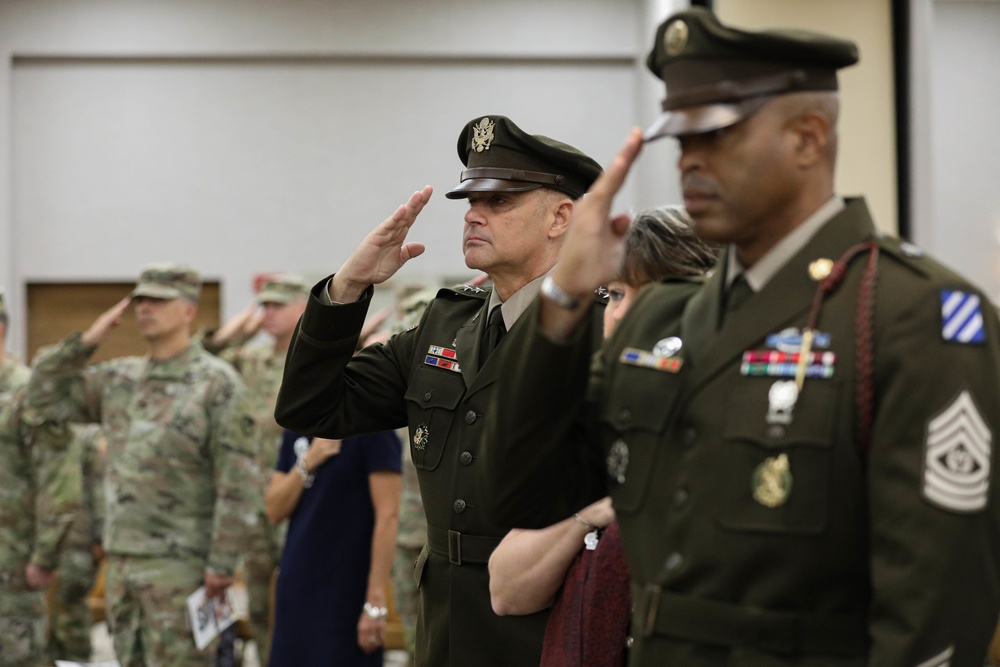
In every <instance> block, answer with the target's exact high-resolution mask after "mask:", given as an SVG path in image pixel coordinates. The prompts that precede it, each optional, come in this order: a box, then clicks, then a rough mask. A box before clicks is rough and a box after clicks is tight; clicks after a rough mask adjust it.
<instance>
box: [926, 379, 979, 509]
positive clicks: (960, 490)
mask: <svg viewBox="0 0 1000 667" xmlns="http://www.w3.org/2000/svg"><path fill="white" fill-rule="evenodd" d="M992 448H993V433H992V432H991V431H990V428H989V426H987V424H986V421H985V420H984V419H983V417H982V415H980V414H979V409H978V408H977V407H976V403H975V401H974V400H972V396H971V395H970V394H969V392H967V391H963V392H962V393H961V394H959V396H958V398H956V399H955V400H954V401H952V403H951V405H949V406H948V407H946V408H945V409H944V410H942V411H941V413H940V414H938V415H937V416H936V417H934V418H933V419H932V420H931V421H930V423H929V424H928V425H927V442H926V450H925V453H924V488H923V495H924V497H925V498H926V499H927V500H928V501H930V502H931V503H932V504H934V505H937V506H938V507H941V508H943V509H946V510H951V511H953V512H962V513H968V512H976V511H978V510H981V509H983V508H984V507H986V502H987V500H988V497H989V491H990V461H991V459H992Z"/></svg>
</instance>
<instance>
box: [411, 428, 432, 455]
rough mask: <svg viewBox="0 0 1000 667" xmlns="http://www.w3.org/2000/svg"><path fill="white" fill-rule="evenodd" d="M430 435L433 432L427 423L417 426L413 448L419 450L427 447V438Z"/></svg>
mask: <svg viewBox="0 0 1000 667" xmlns="http://www.w3.org/2000/svg"><path fill="white" fill-rule="evenodd" d="M430 435H431V432H430V430H429V429H428V428H427V425H426V424H420V425H419V426H417V428H416V430H415V431H413V448H414V449H415V450H417V451H418V452H422V451H424V450H425V449H427V440H428V438H430Z"/></svg>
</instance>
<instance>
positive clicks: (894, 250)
mask: <svg viewBox="0 0 1000 667" xmlns="http://www.w3.org/2000/svg"><path fill="white" fill-rule="evenodd" d="M875 240H876V242H877V243H878V246H879V251H880V252H882V253H883V254H885V255H888V256H890V257H892V258H893V259H895V260H896V261H898V262H899V263H900V264H902V265H903V266H905V267H907V268H909V269H910V270H911V271H913V272H915V273H917V274H919V275H921V276H924V277H925V278H926V277H930V275H931V272H932V271H933V268H934V267H935V266H939V265H938V263H937V262H935V261H934V260H932V259H930V258H929V257H928V256H927V254H926V253H925V252H924V249H923V248H921V247H920V246H918V245H916V244H915V243H910V242H909V241H904V240H902V239H900V238H897V237H895V236H889V235H888V234H877V235H876V237H875Z"/></svg>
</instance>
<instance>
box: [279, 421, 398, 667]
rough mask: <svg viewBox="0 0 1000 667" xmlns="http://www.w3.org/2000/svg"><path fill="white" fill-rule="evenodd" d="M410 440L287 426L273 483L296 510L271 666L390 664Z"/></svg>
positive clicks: (288, 510) (285, 513)
mask: <svg viewBox="0 0 1000 667" xmlns="http://www.w3.org/2000/svg"><path fill="white" fill-rule="evenodd" d="M401 455H402V449H401V444H400V441H399V438H398V437H396V434H395V433H393V432H391V431H390V432H386V433H375V434H371V435H363V436H357V437H352V438H346V439H344V440H343V441H340V440H326V439H324V438H316V439H315V440H313V439H311V438H306V437H304V436H300V435H298V434H295V433H292V432H290V431H286V432H285V436H284V440H283V442H282V445H281V452H280V453H279V455H278V464H277V466H276V469H275V472H274V474H273V476H272V478H271V483H270V485H269V486H268V490H267V516H268V518H269V519H270V520H271V522H272V523H279V522H280V521H282V520H284V519H285V518H286V517H290V522H289V525H288V537H287V539H286V541H285V550H284V552H283V554H282V556H281V564H280V568H279V574H278V584H277V592H276V599H275V623H274V638H273V640H272V644H271V659H270V662H269V663H268V664H269V666H270V667H314V666H316V667H319V666H323V665H337V666H338V667H341V666H343V667H351V666H368V665H372V666H378V667H381V665H382V646H383V643H384V641H385V607H386V591H387V589H388V586H389V581H390V572H391V569H392V559H393V553H394V551H395V547H396V527H397V521H398V512H399V496H400V466H401Z"/></svg>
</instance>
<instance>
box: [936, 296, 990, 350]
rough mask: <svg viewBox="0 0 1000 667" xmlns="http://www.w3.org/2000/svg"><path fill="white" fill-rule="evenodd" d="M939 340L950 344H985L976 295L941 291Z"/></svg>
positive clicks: (981, 313) (978, 300) (981, 318)
mask: <svg viewBox="0 0 1000 667" xmlns="http://www.w3.org/2000/svg"><path fill="white" fill-rule="evenodd" d="M941 338H942V339H944V340H945V341H947V342H950V343H980V344H982V343H985V342H986V330H985V329H984V327H983V311H982V304H981V302H980V299H979V295H978V294H970V293H969V292H963V291H961V290H947V289H943V290H941Z"/></svg>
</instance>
